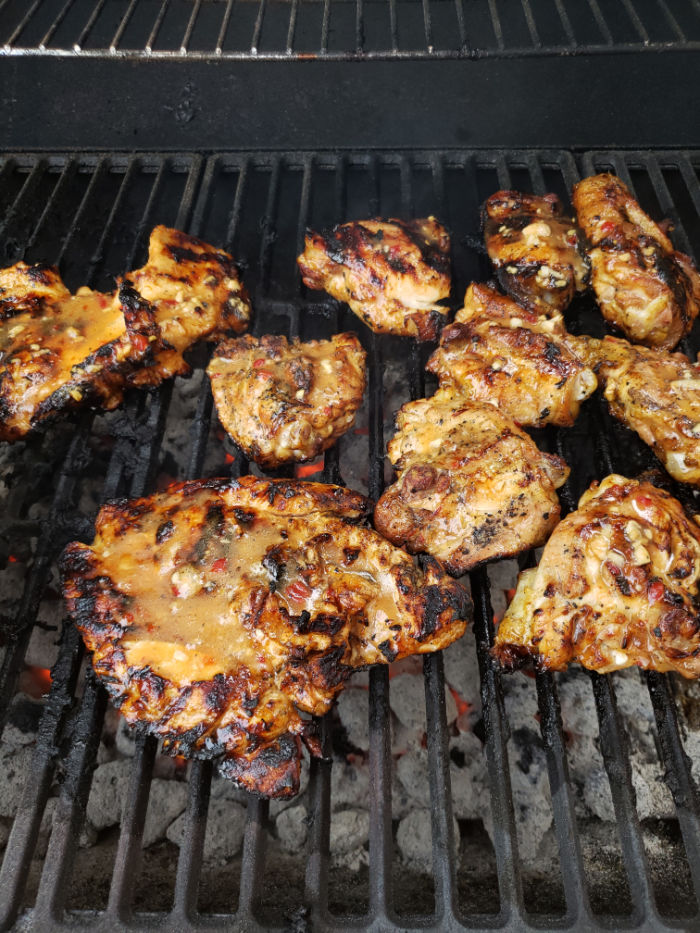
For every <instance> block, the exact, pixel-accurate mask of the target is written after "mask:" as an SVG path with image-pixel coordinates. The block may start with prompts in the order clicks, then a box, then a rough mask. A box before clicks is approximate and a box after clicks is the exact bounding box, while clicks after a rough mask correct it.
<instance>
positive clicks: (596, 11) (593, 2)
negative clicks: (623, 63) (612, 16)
mask: <svg viewBox="0 0 700 933" xmlns="http://www.w3.org/2000/svg"><path fill="white" fill-rule="evenodd" d="M588 5H589V7H590V8H591V12H592V13H593V18H594V19H595V21H596V24H597V26H598V29H600V32H601V35H602V36H603V40H604V42H605V44H606V45H607V46H612V45H614V44H615V40H614V39H613V36H612V33H611V32H610V27H609V26H608V24H607V22H606V21H605V17H604V16H603V14H602V12H601V9H600V6H599V4H598V0H588Z"/></svg>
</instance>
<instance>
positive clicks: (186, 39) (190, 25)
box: [180, 0, 202, 53]
mask: <svg viewBox="0 0 700 933" xmlns="http://www.w3.org/2000/svg"><path fill="white" fill-rule="evenodd" d="M201 6H202V0H195V2H194V3H193V4H192V12H191V13H190V18H189V20H188V22H187V28H186V29H185V34H184V36H183V37H182V42H181V43H180V51H181V52H183V53H186V52H187V49H188V48H189V45H190V40H191V39H192V33H193V32H194V27H195V24H196V22H197V17H198V16H199V11H200V9H201Z"/></svg>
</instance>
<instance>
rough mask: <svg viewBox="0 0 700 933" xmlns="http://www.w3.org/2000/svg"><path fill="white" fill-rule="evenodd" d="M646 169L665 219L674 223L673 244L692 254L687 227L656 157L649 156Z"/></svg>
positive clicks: (645, 162) (645, 165) (645, 161)
mask: <svg viewBox="0 0 700 933" xmlns="http://www.w3.org/2000/svg"><path fill="white" fill-rule="evenodd" d="M644 167H645V169H646V171H647V174H648V175H649V178H650V179H651V183H652V185H653V186H654V191H655V192H656V194H657V197H658V199H659V205H660V207H661V210H662V211H663V212H664V217H668V218H669V219H670V220H671V221H673V242H674V243H675V245H676V246H677V247H679V248H680V249H682V250H683V252H684V253H690V252H692V246H691V245H690V238H689V237H688V234H687V233H686V230H685V227H684V226H683V221H682V220H681V218H680V215H679V213H678V209H677V208H676V206H675V204H674V203H673V198H672V197H671V192H670V191H669V190H668V185H667V184H666V181H665V179H664V176H663V172H662V171H661V168H660V167H659V162H658V160H657V159H656V158H655V157H654V156H648V157H647V158H645V160H644ZM696 188H697V186H696Z"/></svg>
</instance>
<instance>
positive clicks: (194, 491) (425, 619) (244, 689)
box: [60, 477, 471, 797]
mask: <svg viewBox="0 0 700 933" xmlns="http://www.w3.org/2000/svg"><path fill="white" fill-rule="evenodd" d="M370 510H371V504H370V502H369V501H368V500H367V499H366V498H365V497H364V496H361V495H359V494H357V493H354V492H351V491H350V490H347V489H344V488H342V487H337V486H328V485H324V484H318V483H302V482H295V481H289V480H260V479H257V478H255V477H243V478H242V479H239V480H225V479H215V480H198V481H192V482H186V483H179V484H175V485H174V486H172V487H170V488H169V489H168V490H167V491H166V492H163V493H157V494H154V495H152V496H149V497H146V498H142V499H136V500H131V501H129V500H119V501H117V502H114V503H110V504H108V505H106V506H104V507H103V508H102V509H101V511H100V513H99V515H98V518H97V524H96V536H95V541H94V543H93V545H92V547H88V546H86V545H84V544H81V543H78V542H74V543H72V544H70V545H69V546H68V547H67V549H66V551H65V552H64V554H63V557H62V559H61V562H60V569H61V577H62V585H63V592H64V596H65V600H66V606H67V609H68V614H69V616H70V618H71V619H72V620H73V622H74V624H75V625H76V627H77V628H78V630H79V631H80V633H81V635H82V636H83V639H84V641H85V644H86V646H87V648H88V649H89V650H90V651H91V652H92V661H93V667H94V669H95V672H96V674H97V675H98V677H99V678H100V680H101V681H102V683H103V684H104V686H105V687H106V689H107V691H108V693H109V694H110V697H111V699H112V702H113V703H114V704H115V705H116V706H117V707H118V708H119V710H120V712H121V713H122V715H123V716H124V717H125V719H126V720H127V722H128V723H129V724H130V725H132V726H135V727H136V728H137V729H139V730H140V731H142V732H145V733H148V734H152V735H155V736H157V737H158V738H160V739H162V740H163V748H164V751H166V752H167V753H169V754H180V755H185V756H187V757H194V758H212V759H215V760H216V761H217V763H218V767H219V770H220V772H221V773H222V774H223V775H224V776H226V777H228V778H230V779H232V780H233V781H235V782H236V783H238V784H239V785H240V786H241V787H243V788H245V789H246V790H248V791H251V792H253V793H256V794H258V795H260V796H263V797H289V796H292V795H294V794H295V793H296V792H297V790H298V787H299V773H300V756H301V743H302V742H304V743H305V744H306V745H307V747H308V748H309V750H310V752H311V753H312V754H319V752H320V749H319V746H318V742H317V740H316V738H315V734H314V727H313V721H312V720H311V719H310V716H318V715H322V714H324V713H326V712H327V711H328V710H329V709H330V707H331V705H332V702H333V699H334V698H335V696H336V695H337V694H338V693H339V692H340V690H341V689H342V688H343V685H344V683H345V681H346V680H347V678H348V677H349V675H350V674H351V673H352V672H353V671H355V670H357V669H358V668H362V667H365V666H367V665H369V664H375V663H389V662H391V661H393V660H396V659H399V658H401V657H405V656H407V655H410V654H415V653H425V652H431V651H436V650H439V649H440V648H443V647H446V646H447V645H448V644H450V643H451V642H452V641H454V640H455V639H456V638H458V637H460V636H461V635H462V634H463V633H464V630H465V627H466V624H467V619H468V617H469V616H470V612H471V602H470V600H469V596H468V594H467V593H466V591H465V590H464V589H463V587H462V586H461V585H460V584H459V583H458V582H457V581H454V580H452V579H451V578H449V577H448V576H447V575H446V574H445V572H444V570H443V569H442V567H441V565H440V564H439V563H438V562H437V561H436V560H434V559H432V558H429V557H426V558H425V559H424V560H423V561H422V562H421V564H420V566H418V565H417V564H416V562H415V561H414V560H413V558H411V557H410V556H409V555H408V554H406V553H405V552H404V551H402V550H400V549H398V548H395V547H393V546H392V545H391V544H389V543H388V542H387V541H386V540H385V539H383V538H382V537H381V535H379V534H378V533H377V532H375V531H374V530H372V529H370V528H368V527H366V524H365V522H366V519H367V517H368V515H369V512H370Z"/></svg>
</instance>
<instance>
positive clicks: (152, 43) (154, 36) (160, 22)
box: [146, 0, 170, 54]
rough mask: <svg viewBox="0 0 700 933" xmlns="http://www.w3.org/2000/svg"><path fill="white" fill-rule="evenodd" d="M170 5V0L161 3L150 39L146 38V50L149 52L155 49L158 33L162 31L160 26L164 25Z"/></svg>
mask: <svg viewBox="0 0 700 933" xmlns="http://www.w3.org/2000/svg"><path fill="white" fill-rule="evenodd" d="M169 5H170V0H163V2H162V3H161V5H160V9H159V10H158V15H157V16H156V19H155V22H154V23H153V27H152V29H151V31H150V33H149V35H148V39H147V40H146V52H148V53H149V54H150V53H151V52H152V51H153V47H154V46H155V44H156V42H157V40H158V33H159V32H160V27H161V26H162V25H163V20H164V19H165V14H166V13H167V11H168V6H169Z"/></svg>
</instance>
